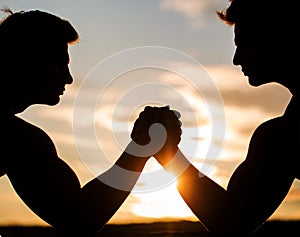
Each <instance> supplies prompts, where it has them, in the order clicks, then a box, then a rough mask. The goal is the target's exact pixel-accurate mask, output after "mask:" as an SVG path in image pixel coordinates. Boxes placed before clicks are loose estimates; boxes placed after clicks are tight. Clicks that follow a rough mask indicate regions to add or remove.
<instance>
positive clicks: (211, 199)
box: [164, 149, 228, 232]
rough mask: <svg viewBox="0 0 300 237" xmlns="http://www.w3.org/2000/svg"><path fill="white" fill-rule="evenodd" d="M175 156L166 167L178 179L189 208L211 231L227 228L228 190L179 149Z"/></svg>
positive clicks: (181, 193)
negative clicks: (225, 218)
mask: <svg viewBox="0 0 300 237" xmlns="http://www.w3.org/2000/svg"><path fill="white" fill-rule="evenodd" d="M173 156H174V157H170V162H169V163H168V164H167V165H165V166H164V167H165V169H166V171H168V172H172V173H173V174H175V175H176V177H177V178H178V181H177V189H178V191H179V193H180V195H181V196H182V198H183V199H184V201H185V202H186V203H187V205H188V206H189V208H190V209H191V210H192V211H193V213H194V214H195V215H196V216H197V217H198V218H199V220H200V221H201V222H202V223H203V224H204V225H205V226H206V227H207V228H208V229H209V230H210V231H216V232H217V230H218V229H223V228H225V227H224V226H223V227H222V225H223V224H222V223H225V221H224V217H225V215H226V213H224V212H226V209H227V207H228V206H227V205H228V202H227V194H226V190H224V189H223V188H222V187H221V186H220V185H218V184H217V183H215V182H214V181H213V180H211V179H210V178H209V177H207V176H206V175H204V174H203V173H201V172H200V171H199V170H198V169H197V168H196V167H195V166H194V165H193V164H191V162H190V161H189V160H188V159H187V158H186V157H185V156H184V154H183V153H182V152H181V151H180V150H179V149H178V151H177V152H176V154H173Z"/></svg>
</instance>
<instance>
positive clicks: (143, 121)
mask: <svg viewBox="0 0 300 237" xmlns="http://www.w3.org/2000/svg"><path fill="white" fill-rule="evenodd" d="M180 118H181V114H180V113H179V112H178V111H176V110H171V109H170V106H169V105H166V106H162V107H156V106H146V107H145V108H144V110H143V111H142V112H141V113H140V114H139V117H138V119H137V120H136V121H135V124H134V128H133V130H132V133H131V138H132V139H133V138H135V137H137V136H145V137H147V136H148V135H149V128H150V127H151V125H152V124H154V123H159V124H161V125H163V126H164V128H165V129H166V132H167V134H168V137H174V139H175V138H176V139H175V140H178V141H179V140H180V136H181V134H182V130H181V126H182V122H181V121H180Z"/></svg>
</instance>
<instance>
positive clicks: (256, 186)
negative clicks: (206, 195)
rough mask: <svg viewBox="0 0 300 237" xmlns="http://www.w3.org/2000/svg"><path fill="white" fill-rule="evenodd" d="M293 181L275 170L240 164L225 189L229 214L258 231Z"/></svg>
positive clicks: (263, 165) (276, 168)
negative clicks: (229, 208) (233, 213)
mask: <svg viewBox="0 0 300 237" xmlns="http://www.w3.org/2000/svg"><path fill="white" fill-rule="evenodd" d="M293 180H294V179H293V178H292V177H291V176H289V175H286V174H284V173H283V172H281V171H280V169H279V167H272V165H270V166H267V165H265V164H259V163H252V162H251V161H248V160H246V161H244V162H243V163H242V164H241V165H240V166H238V167H237V169H236V170H235V172H234V173H233V175H232V177H231V179H230V181H229V184H228V188H227V192H228V196H229V197H230V200H231V203H232V207H233V211H234V212H236V213H238V214H237V215H239V216H240V217H241V218H240V219H241V221H242V222H244V224H245V225H248V226H249V227H250V228H251V229H253V227H254V228H256V227H258V226H259V225H260V224H262V223H263V222H264V221H266V220H267V219H268V218H269V217H270V216H271V215H272V214H273V213H274V212H275V210H276V209H277V208H278V206H279V205H280V203H281V202H282V201H283V200H284V198H285V196H286V195H287V193H288V191H289V189H290V187H291V185H292V182H293Z"/></svg>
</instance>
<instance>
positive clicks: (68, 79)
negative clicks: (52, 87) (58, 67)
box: [65, 67, 74, 85]
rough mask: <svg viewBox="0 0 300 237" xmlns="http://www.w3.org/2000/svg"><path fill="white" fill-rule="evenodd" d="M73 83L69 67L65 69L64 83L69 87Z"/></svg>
mask: <svg viewBox="0 0 300 237" xmlns="http://www.w3.org/2000/svg"><path fill="white" fill-rule="evenodd" d="M73 81H74V79H73V76H72V75H71V73H70V70H69V67H67V69H66V73H65V83H66V84H69V85H70V84H72V83H73Z"/></svg>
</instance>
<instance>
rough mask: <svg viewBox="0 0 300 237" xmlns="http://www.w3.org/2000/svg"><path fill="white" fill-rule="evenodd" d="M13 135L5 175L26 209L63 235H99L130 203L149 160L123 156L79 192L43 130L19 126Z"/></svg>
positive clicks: (71, 175) (21, 122)
mask: <svg viewBox="0 0 300 237" xmlns="http://www.w3.org/2000/svg"><path fill="white" fill-rule="evenodd" d="M13 129H14V131H11V139H12V140H13V139H14V141H12V142H11V143H10V144H14V147H13V148H14V150H13V149H11V150H12V153H11V155H10V157H9V162H8V164H7V175H8V177H9V179H10V181H11V183H12V185H13V187H14V189H15V190H16V192H17V193H18V195H19V196H20V197H21V198H22V200H23V201H24V202H25V203H26V204H27V205H28V206H29V207H30V209H31V210H32V211H34V212H35V213H36V214H37V215H38V216H40V217H41V218H42V219H43V220H45V221H46V222H48V223H49V224H51V225H53V226H54V227H56V228H57V229H58V230H59V231H60V232H61V233H63V234H66V233H67V234H68V235H70V234H71V235H72V234H78V235H79V234H80V233H84V235H83V236H88V235H89V233H93V232H96V231H97V230H99V229H100V228H101V227H102V226H103V225H104V224H105V223H106V222H107V221H108V220H109V219H110V218H111V217H112V216H113V215H114V213H115V212H116V211H117V209H118V208H119V207H120V205H121V204H122V203H123V202H124V200H125V199H126V198H127V197H128V195H129V193H130V191H131V190H132V188H133V186H134V184H135V183H136V181H137V179H138V177H139V175H140V172H141V171H142V169H143V167H144V165H145V163H146V161H147V159H148V158H149V157H135V156H133V155H129V154H127V153H126V152H123V153H122V154H121V156H120V158H119V159H118V160H117V162H116V163H115V165H113V166H112V168H111V169H109V170H107V171H106V172H105V173H103V174H101V175H100V176H99V177H98V178H95V179H94V180H92V181H90V182H89V183H87V184H86V185H84V186H83V187H81V185H80V183H79V180H78V178H77V176H76V174H75V173H74V172H73V170H72V169H71V168H70V167H69V166H68V165H67V164H66V163H65V162H64V161H63V160H61V159H60V158H59V157H58V155H57V152H56V149H55V146H54V144H53V143H52V141H51V139H50V138H49V137H48V136H47V135H46V134H45V133H44V132H43V131H42V130H40V129H39V128H37V127H34V126H32V125H30V124H28V123H25V122H24V121H21V120H16V122H15V124H14V127H13ZM120 170H121V171H122V172H120ZM123 171H124V172H123ZM110 182H111V183H110ZM111 184H112V185H111ZM115 185H116V186H115Z"/></svg>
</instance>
